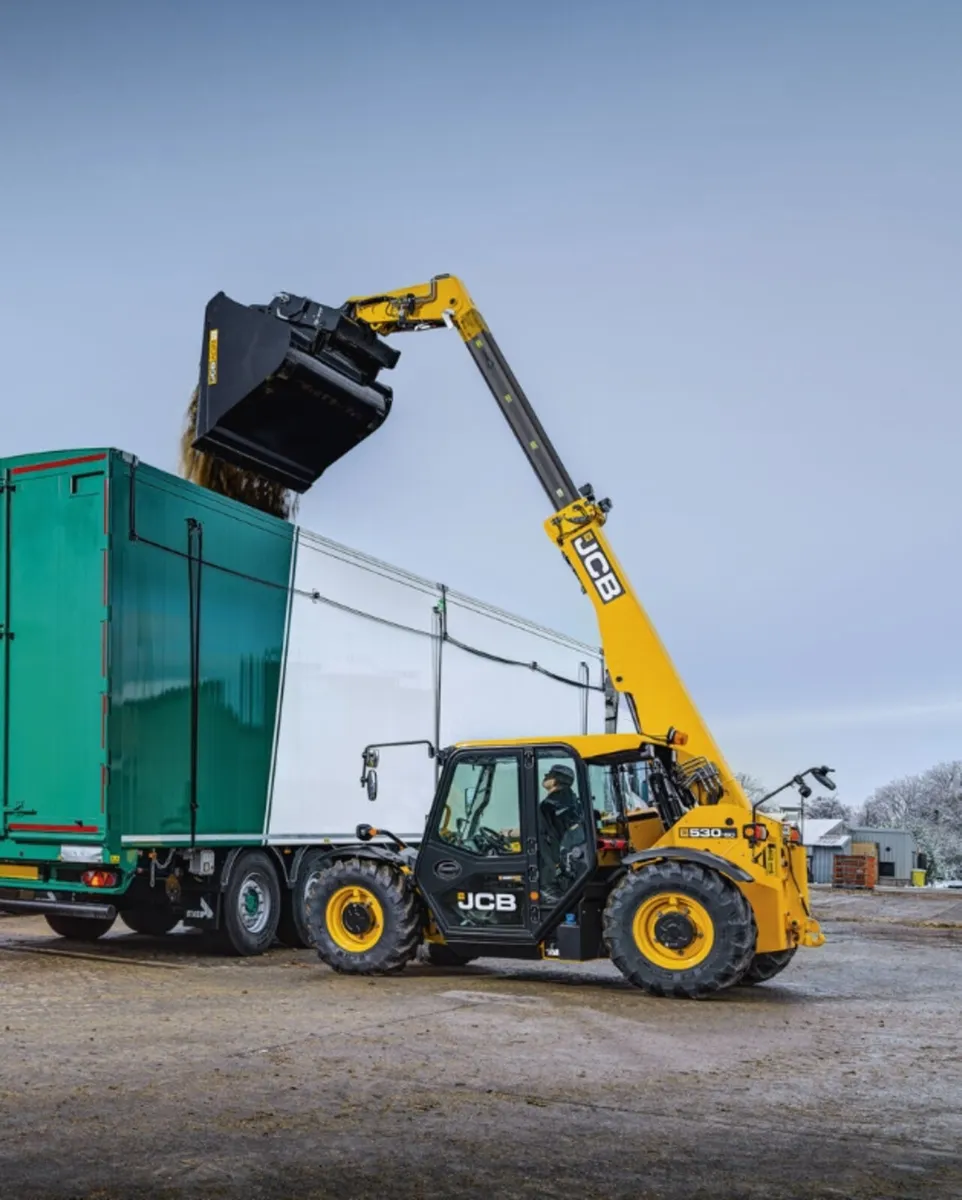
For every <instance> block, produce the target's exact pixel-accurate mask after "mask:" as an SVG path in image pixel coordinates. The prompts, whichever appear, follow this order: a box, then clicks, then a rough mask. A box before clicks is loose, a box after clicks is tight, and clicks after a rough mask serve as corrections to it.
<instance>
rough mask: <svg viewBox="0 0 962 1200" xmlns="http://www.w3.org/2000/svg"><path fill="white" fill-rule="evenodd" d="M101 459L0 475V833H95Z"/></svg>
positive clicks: (102, 567)
mask: <svg viewBox="0 0 962 1200" xmlns="http://www.w3.org/2000/svg"><path fill="white" fill-rule="evenodd" d="M107 468H108V456H107V454H106V453H105V452H103V451H91V452H88V453H76V454H73V455H66V456H62V457H60V458H57V459H54V460H53V461H51V460H50V459H49V458H48V459H46V460H45V459H43V458H39V459H38V460H36V461H25V462H21V463H19V464H18V465H15V466H13V467H11V468H9V469H8V470H6V471H5V472H4V480H3V521H2V528H3V547H2V556H0V564H2V565H0V570H2V575H3V579H2V596H3V633H4V636H3V639H2V642H0V653H2V658H3V661H2V672H3V689H2V692H3V706H4V710H3V730H4V736H3V744H2V751H0V753H2V756H3V761H2V778H3V833H4V835H5V836H6V837H7V838H8V839H9V840H10V841H11V842H13V843H14V844H21V845H22V844H23V843H25V842H33V843H37V842H40V843H45V842H56V843H61V842H66V843H77V844H83V843H86V842H94V843H99V842H101V841H102V840H103V834H104V829H105V825H106V796H105V763H106V729H105V722H104V704H105V692H106V687H107V681H106V677H105V647H106V630H107V626H106V619H107V609H106V594H105V589H106V574H105V573H106V567H107V531H106V521H105V507H104V483H105V480H106V472H107Z"/></svg>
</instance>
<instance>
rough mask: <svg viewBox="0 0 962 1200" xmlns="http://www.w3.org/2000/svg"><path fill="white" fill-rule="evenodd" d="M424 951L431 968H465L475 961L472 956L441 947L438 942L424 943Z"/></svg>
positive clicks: (447, 947) (449, 947)
mask: <svg viewBox="0 0 962 1200" xmlns="http://www.w3.org/2000/svg"><path fill="white" fill-rule="evenodd" d="M424 949H425V955H426V957H427V960H428V962H429V963H430V964H431V966H432V967H466V966H467V965H468V963H472V962H474V959H475V956H474V955H473V954H462V953H461V952H460V950H455V949H454V948H453V947H452V946H445V945H442V944H441V943H440V942H426V943H425V947H424Z"/></svg>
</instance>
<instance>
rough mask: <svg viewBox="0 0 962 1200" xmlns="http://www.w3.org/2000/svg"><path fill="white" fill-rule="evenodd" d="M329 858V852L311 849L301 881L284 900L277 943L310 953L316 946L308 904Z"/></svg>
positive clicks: (299, 873) (299, 876)
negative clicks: (322, 867)
mask: <svg viewBox="0 0 962 1200" xmlns="http://www.w3.org/2000/svg"><path fill="white" fill-rule="evenodd" d="M329 857H330V853H329V852H328V851H326V850H308V852H307V853H306V854H305V855H304V857H303V858H302V859H301V864H300V867H299V868H298V871H297V878H296V879H295V880H294V883H293V884H292V885H291V887H289V888H287V890H286V891H285V892H284V896H283V898H282V899H281V919H280V921H279V922H278V926H277V940H278V941H279V942H282V943H283V944H284V945H285V946H290V947H291V948H292V949H294V950H309V949H312V948H313V946H314V937H313V934H312V933H311V922H310V918H309V915H308V903H309V901H310V895H311V892H312V890H313V888H314V886H315V885H316V883H317V880H318V878H319V875H320V867H321V864H322V863H323V862H324V861H325V859H328V858H329Z"/></svg>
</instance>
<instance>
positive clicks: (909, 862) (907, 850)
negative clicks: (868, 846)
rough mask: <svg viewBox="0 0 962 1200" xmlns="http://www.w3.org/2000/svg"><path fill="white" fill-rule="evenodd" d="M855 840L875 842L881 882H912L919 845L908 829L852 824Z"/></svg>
mask: <svg viewBox="0 0 962 1200" xmlns="http://www.w3.org/2000/svg"><path fill="white" fill-rule="evenodd" d="M849 833H850V834H851V837H852V841H853V842H873V843H874V844H875V845H876V846H877V847H878V876H879V883H886V882H889V881H891V880H897V881H899V882H901V883H910V882H911V880H912V871H913V869H914V868H915V865H916V861H917V856H918V847H917V846H916V844H915V838H914V836H913V835H912V834H911V833H910V832H909V831H908V830H907V829H878V828H873V827H869V826H864V825H863V826H859V827H855V826H850V827H849Z"/></svg>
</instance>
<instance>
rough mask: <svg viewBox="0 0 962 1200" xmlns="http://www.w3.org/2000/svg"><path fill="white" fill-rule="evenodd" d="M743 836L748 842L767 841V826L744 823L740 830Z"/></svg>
mask: <svg viewBox="0 0 962 1200" xmlns="http://www.w3.org/2000/svg"><path fill="white" fill-rule="evenodd" d="M742 833H743V834H744V836H745V837H747V838H748V840H749V841H750V842H767V841H768V826H767V825H746V826H745V827H744V829H743V830H742Z"/></svg>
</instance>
